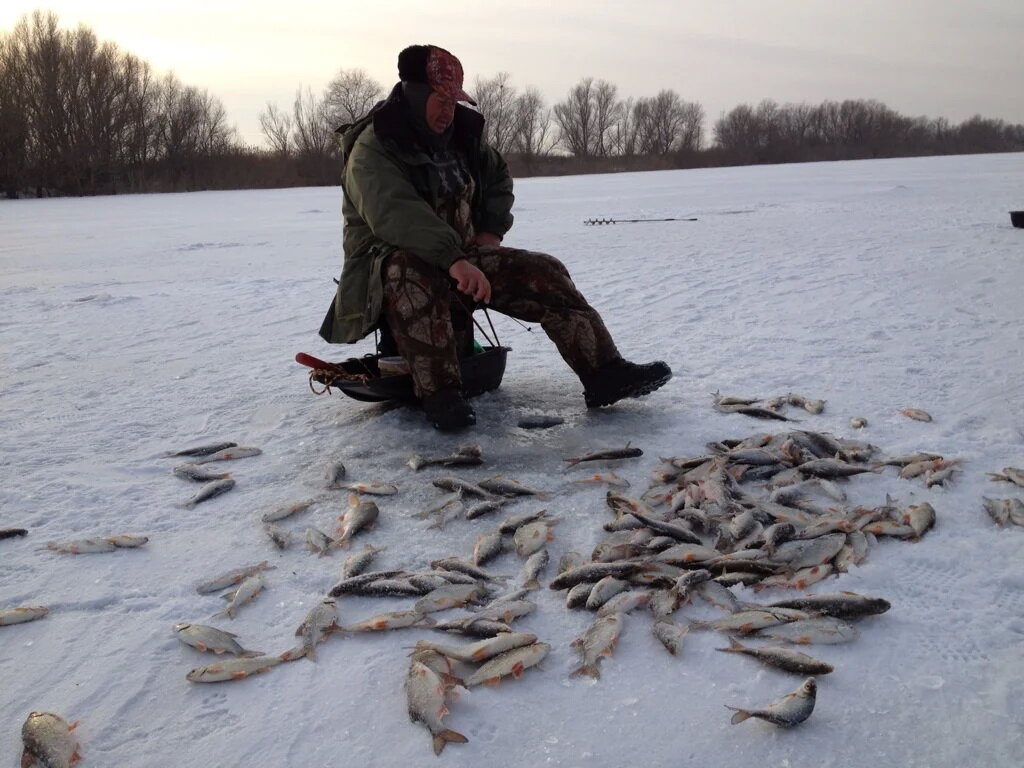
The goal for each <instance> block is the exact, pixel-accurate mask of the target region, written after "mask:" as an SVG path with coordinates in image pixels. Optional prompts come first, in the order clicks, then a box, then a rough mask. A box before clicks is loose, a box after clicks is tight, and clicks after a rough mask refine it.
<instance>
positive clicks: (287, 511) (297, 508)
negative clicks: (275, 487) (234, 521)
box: [260, 499, 317, 523]
mask: <svg viewBox="0 0 1024 768" xmlns="http://www.w3.org/2000/svg"><path fill="white" fill-rule="evenodd" d="M316 502H317V499H306V500H305V501H299V502H296V503H295V504H286V505H285V506H283V507H278V508H277V509H273V510H270V511H269V512H264V513H263V514H262V515H261V516H260V520H261V521H263V522H264V523H277V522H280V521H281V520H284V519H285V518H286V517H291V516H292V515H296V514H298V513H299V512H305V511H306V510H307V509H309V508H310V507H311V506H313V505H314V504H316Z"/></svg>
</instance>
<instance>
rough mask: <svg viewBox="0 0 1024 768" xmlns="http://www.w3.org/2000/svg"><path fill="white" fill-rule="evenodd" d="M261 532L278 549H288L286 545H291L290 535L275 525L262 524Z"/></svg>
mask: <svg viewBox="0 0 1024 768" xmlns="http://www.w3.org/2000/svg"><path fill="white" fill-rule="evenodd" d="M263 531H264V532H265V533H266V534H267V536H269V537H270V540H271V541H272V542H274V545H275V546H276V547H277V548H278V549H288V545H289V544H291V541H292V535H291V533H290V532H289V531H286V530H285V529H284V528H282V527H281V526H279V525H277V524H276V523H264V524H263Z"/></svg>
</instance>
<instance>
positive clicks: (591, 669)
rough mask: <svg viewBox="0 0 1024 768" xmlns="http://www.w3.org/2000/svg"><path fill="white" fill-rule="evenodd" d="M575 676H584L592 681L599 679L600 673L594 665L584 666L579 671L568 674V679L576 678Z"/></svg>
mask: <svg viewBox="0 0 1024 768" xmlns="http://www.w3.org/2000/svg"><path fill="white" fill-rule="evenodd" d="M576 675H586V676H587V677H592V678H593V679H594V680H600V679H601V671H600V670H599V669H598V668H597V665H595V664H584V665H583V666H582V667H580V668H579V669H574V670H573V671H572V672H571V673H570V674H569V677H576Z"/></svg>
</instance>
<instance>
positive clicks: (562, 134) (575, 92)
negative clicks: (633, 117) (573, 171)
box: [554, 77, 596, 158]
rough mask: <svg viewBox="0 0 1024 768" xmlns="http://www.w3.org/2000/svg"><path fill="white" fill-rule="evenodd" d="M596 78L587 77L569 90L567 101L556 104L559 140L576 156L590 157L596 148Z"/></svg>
mask: <svg viewBox="0 0 1024 768" xmlns="http://www.w3.org/2000/svg"><path fill="white" fill-rule="evenodd" d="M593 91H594V78H592V77H585V78H583V79H582V80H580V82H578V83H577V84H576V85H574V86H573V87H572V88H571V89H570V90H569V95H568V96H567V97H566V99H565V101H562V102H559V103H558V104H555V107H554V111H555V122H557V123H558V129H559V140H560V142H561V143H562V144H564V145H565V148H566V149H567V150H569V152H570V153H572V154H573V155H575V156H576V157H581V158H586V157H590V156H591V155H592V153H593V148H594V138H593V137H594V133H595V131H596V127H595V116H594V100H593Z"/></svg>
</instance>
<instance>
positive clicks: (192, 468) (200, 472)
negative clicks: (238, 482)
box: [173, 464, 231, 483]
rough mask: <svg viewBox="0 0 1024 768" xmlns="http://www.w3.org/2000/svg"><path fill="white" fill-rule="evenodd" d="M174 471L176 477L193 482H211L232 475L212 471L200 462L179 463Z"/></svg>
mask: <svg viewBox="0 0 1024 768" xmlns="http://www.w3.org/2000/svg"><path fill="white" fill-rule="evenodd" d="M173 472H174V476H175V477H180V478H181V479H182V480H191V481H192V482H193V483H209V482H210V481H212V480H224V479H225V478H228V477H231V475H230V474H229V473H227V472H211V471H210V470H208V469H205V468H203V467H201V466H199V465H198V464H179V465H178V466H176V467H175V468H174V470H173Z"/></svg>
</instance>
